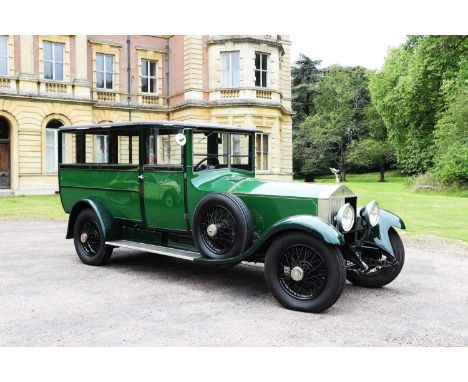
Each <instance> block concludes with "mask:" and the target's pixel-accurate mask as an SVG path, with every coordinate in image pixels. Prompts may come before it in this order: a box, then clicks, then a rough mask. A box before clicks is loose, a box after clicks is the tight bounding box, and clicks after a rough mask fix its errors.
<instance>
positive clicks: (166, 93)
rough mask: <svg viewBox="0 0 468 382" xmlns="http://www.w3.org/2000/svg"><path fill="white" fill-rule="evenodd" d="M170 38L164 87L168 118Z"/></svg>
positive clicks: (167, 41)
mask: <svg viewBox="0 0 468 382" xmlns="http://www.w3.org/2000/svg"><path fill="white" fill-rule="evenodd" d="M169 39H170V37H168V38H167V39H166V86H165V87H164V98H166V99H165V100H164V104H165V105H166V107H167V111H166V119H167V120H169Z"/></svg>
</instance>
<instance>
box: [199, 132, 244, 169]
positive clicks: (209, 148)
mask: <svg viewBox="0 0 468 382" xmlns="http://www.w3.org/2000/svg"><path fill="white" fill-rule="evenodd" d="M252 148H253V136H252V134H242V133H226V132H218V131H199V130H198V131H194V133H193V148H192V152H193V165H194V170H195V171H202V170H214V169H218V168H238V169H242V170H247V171H252V151H253V150H252Z"/></svg>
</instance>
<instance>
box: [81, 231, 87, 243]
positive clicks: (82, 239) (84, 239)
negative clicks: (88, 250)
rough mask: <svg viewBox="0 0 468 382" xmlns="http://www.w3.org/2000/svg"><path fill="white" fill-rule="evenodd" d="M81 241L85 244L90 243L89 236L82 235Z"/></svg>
mask: <svg viewBox="0 0 468 382" xmlns="http://www.w3.org/2000/svg"><path fill="white" fill-rule="evenodd" d="M80 241H81V242H82V243H83V244H84V243H86V242H87V241H88V234H87V233H82V234H81V236H80Z"/></svg>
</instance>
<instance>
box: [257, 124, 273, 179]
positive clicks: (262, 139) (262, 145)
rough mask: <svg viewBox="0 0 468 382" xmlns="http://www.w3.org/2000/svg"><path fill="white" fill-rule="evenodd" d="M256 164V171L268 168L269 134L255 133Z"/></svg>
mask: <svg viewBox="0 0 468 382" xmlns="http://www.w3.org/2000/svg"><path fill="white" fill-rule="evenodd" d="M255 148H256V154H257V155H256V158H257V159H256V164H255V167H256V169H257V171H268V170H269V169H270V157H269V152H270V135H269V134H263V133H260V134H257V135H256V142H255Z"/></svg>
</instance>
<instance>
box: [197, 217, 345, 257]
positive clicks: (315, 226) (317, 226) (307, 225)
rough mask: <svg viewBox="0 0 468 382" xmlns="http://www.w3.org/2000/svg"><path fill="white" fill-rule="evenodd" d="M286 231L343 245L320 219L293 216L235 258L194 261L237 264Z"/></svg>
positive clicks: (339, 235) (343, 242) (333, 229)
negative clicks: (309, 235)
mask: <svg viewBox="0 0 468 382" xmlns="http://www.w3.org/2000/svg"><path fill="white" fill-rule="evenodd" d="M287 231H303V232H307V233H309V234H311V235H313V236H315V237H316V238H318V239H319V240H322V241H323V242H325V243H327V244H330V245H334V246H341V245H344V244H345V240H344V237H343V235H342V234H341V233H340V232H339V231H338V230H337V229H336V228H335V227H333V226H332V225H330V224H329V223H327V222H326V221H325V220H323V219H322V218H319V217H317V216H312V215H295V216H290V217H288V218H285V219H282V220H279V221H277V222H276V223H275V224H273V225H272V226H271V227H270V228H268V229H267V230H266V231H265V232H264V233H263V235H262V236H261V237H260V238H259V239H258V240H257V241H255V243H254V244H253V245H252V246H251V247H250V248H248V249H247V250H246V251H244V252H243V253H241V254H239V255H237V256H235V257H230V258H228V259H223V260H214V259H205V258H199V259H196V260H195V261H196V262H200V263H216V264H238V263H240V262H241V261H243V260H244V259H246V258H248V257H250V256H252V255H254V254H255V253H257V252H259V251H261V250H262V249H263V247H264V246H265V245H268V244H269V243H270V242H271V241H272V240H274V238H276V237H277V236H278V235H279V234H281V233H282V232H287Z"/></svg>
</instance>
